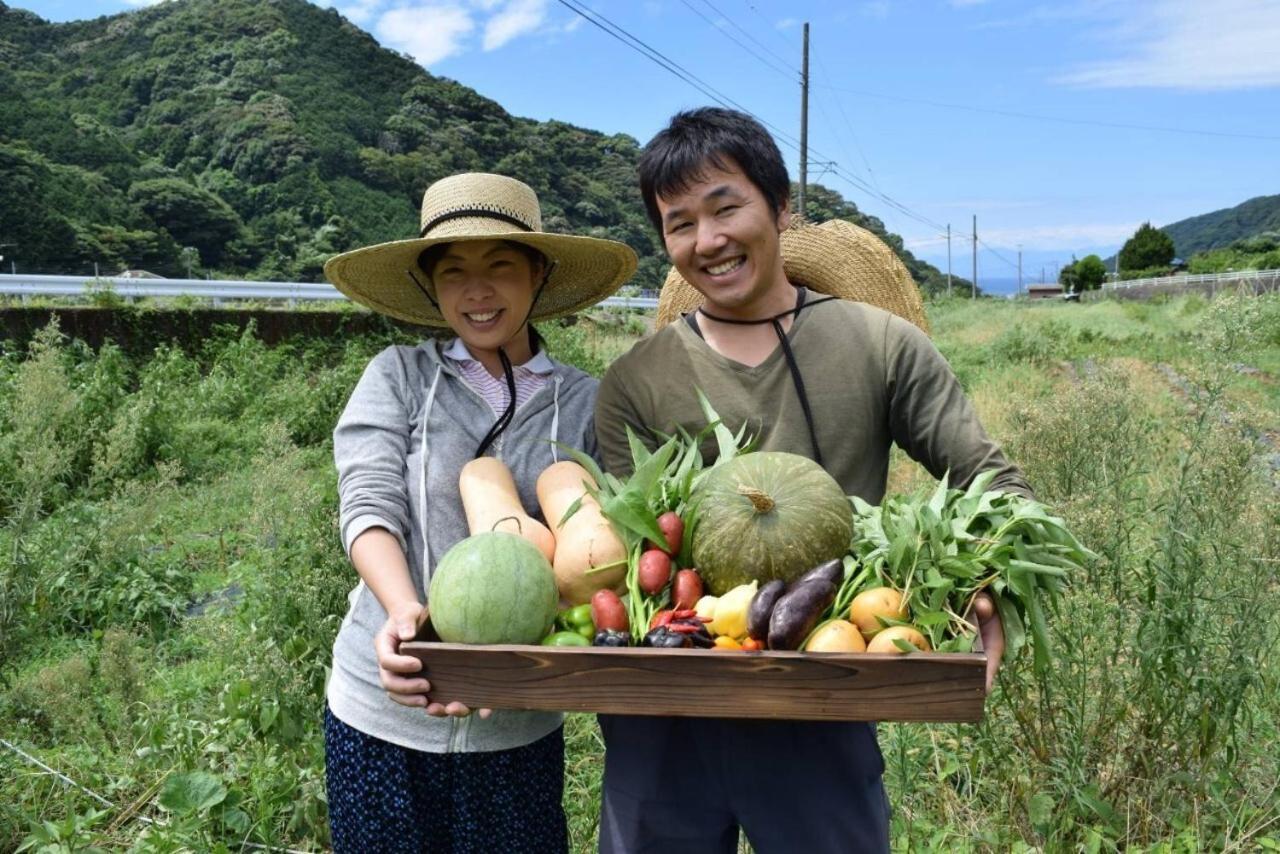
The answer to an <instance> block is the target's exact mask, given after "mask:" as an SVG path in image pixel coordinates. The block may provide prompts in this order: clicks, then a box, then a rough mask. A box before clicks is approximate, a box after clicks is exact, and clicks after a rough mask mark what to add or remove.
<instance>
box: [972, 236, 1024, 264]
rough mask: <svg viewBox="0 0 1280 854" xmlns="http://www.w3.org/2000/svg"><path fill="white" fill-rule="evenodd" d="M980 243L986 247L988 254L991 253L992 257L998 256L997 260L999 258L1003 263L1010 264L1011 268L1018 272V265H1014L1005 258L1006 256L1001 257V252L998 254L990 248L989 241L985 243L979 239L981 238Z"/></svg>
mask: <svg viewBox="0 0 1280 854" xmlns="http://www.w3.org/2000/svg"><path fill="white" fill-rule="evenodd" d="M978 242H979V243H981V244H982V246H983V247H984V248H985V249H986V250H987V251H988V252H990V253H991V254H992V255H994V256H996V257H997V258H999V259H1000V260H1001V261H1003V262H1004V263H1006V264H1008V265H1009V266H1010V267H1012V268H1014V269H1015V270H1016V269H1018V265H1017V264H1015V263H1013V262H1012V261H1010V260H1009V259H1008V258H1006V257H1004V256H1003V255H1001V254H1000V253H999V252H997V251H996V250H995V249H993V248H992V247H991V246H990V244H988V243H987V241H985V240H983V239H982V238H981V237H979V238H978Z"/></svg>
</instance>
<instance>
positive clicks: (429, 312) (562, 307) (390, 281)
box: [324, 172, 636, 326]
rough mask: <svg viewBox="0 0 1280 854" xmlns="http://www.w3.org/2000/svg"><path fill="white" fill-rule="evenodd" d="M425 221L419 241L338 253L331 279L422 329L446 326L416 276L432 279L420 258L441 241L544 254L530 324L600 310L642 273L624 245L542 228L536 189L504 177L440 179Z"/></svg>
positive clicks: (425, 204) (426, 204) (428, 198)
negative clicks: (543, 274) (545, 269)
mask: <svg viewBox="0 0 1280 854" xmlns="http://www.w3.org/2000/svg"><path fill="white" fill-rule="evenodd" d="M419 224H420V225H421V227H422V230H421V231H420V232H419V237H417V238H415V239H411V240H395V241H392V242H390V243H379V244H377V245H376V246H365V247H363V248H361V249H354V250H352V251H350V252H344V253H342V254H341V255H335V256H334V257H333V258H330V259H329V261H328V262H327V263H326V264H325V265H324V274H325V275H326V276H327V277H328V278H329V281H330V282H332V283H333V284H334V286H335V287H336V288H337V289H338V290H340V291H342V292H343V293H344V294H346V295H347V296H348V297H350V298H351V299H353V300H354V301H356V302H358V303H360V304H361V305H366V306H368V307H369V308H371V309H373V310H374V311H377V312H380V313H382V314H386V315H390V316H391V317H394V318H397V319H399V320H404V321H408V322H409V323H416V324H418V325H419V326H447V325H448V324H447V323H446V322H445V319H444V317H443V316H442V315H441V314H440V312H439V310H438V309H437V308H436V306H435V305H434V304H433V303H432V302H431V301H430V300H429V299H427V297H426V295H424V294H423V293H422V291H421V290H420V289H419V287H418V286H417V285H415V284H414V278H413V277H417V278H418V279H420V280H421V279H425V272H424V271H423V270H421V269H420V268H419V267H418V257H419V256H420V255H421V254H422V253H423V251H425V250H426V249H427V248H429V247H431V246H435V245H437V244H440V243H455V242H459V241H468V240H509V241H512V242H515V243H523V244H525V245H526V246H532V247H533V248H535V249H537V250H538V251H540V252H541V253H542V254H543V255H545V256H546V258H547V260H548V261H549V262H551V264H552V267H551V273H550V275H549V276H548V277H547V281H546V285H545V286H544V287H543V289H542V292H541V293H540V294H539V295H538V299H537V301H536V302H535V303H534V305H533V310H532V313H531V314H530V316H529V319H530V320H546V319H548V318H552V317H561V316H563V315H566V314H572V313H574V312H575V311H581V310H582V309H584V308H586V307H587V306H590V305H594V304H595V303H597V302H599V301H600V300H602V299H604V298H605V297H607V296H608V295H609V294H611V293H613V292H614V291H616V290H617V289H618V287H619V286H620V285H621V284H622V283H623V282H625V281H626V280H627V279H629V278H631V275H632V274H633V273H634V272H635V271H636V253H635V252H634V251H633V250H632V249H631V247H629V246H627V245H626V244H625V243H619V242H617V241H615V240H604V239H602V238H598V237H580V236H578V235H572V234H550V233H548V232H545V231H543V230H542V210H541V208H540V207H539V205H538V196H537V194H536V193H534V191H533V188H532V187H530V186H529V185H528V184H525V183H523V182H522V181H517V180H516V179H515V178H508V177H506V176H505V175H490V174H487V173H483V172H467V173H463V174H461V175H452V176H450V177H448V178H442V179H440V180H439V181H436V182H435V183H434V184H432V185H431V186H430V187H428V188H427V191H426V192H425V193H424V194H423V196H422V214H421V220H420V221H419ZM424 284H425V285H426V286H427V287H430V283H429V282H424Z"/></svg>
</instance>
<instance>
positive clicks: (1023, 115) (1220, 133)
mask: <svg viewBox="0 0 1280 854" xmlns="http://www.w3.org/2000/svg"><path fill="white" fill-rule="evenodd" d="M821 88H823V89H833V90H835V91H837V92H848V93H849V94H851V95H863V96H865V97H867V98H881V99H883V100H886V101H901V102H903V103H906V104H924V105H925V106H929V107H943V108H945V109H948V110H967V111H969V112H973V113H987V114H990V115H996V116H1008V117H1011V118H1017V119H1035V120H1037V121H1046V122H1061V123H1063V124H1072V125H1092V126H1094V127H1105V128H1118V129H1121V130H1142V131H1154V132H1157V133H1180V134H1189V135H1193V136H1218V137H1227V138H1229V139H1259V140H1268V141H1275V140H1280V136H1267V135H1264V134H1254V133H1231V132H1228V131H1217V130H1201V129H1199V128H1173V127H1161V126H1159V125H1135V124H1127V123H1124V122H1106V121H1101V120H1099V119H1076V118H1067V117H1063V116H1047V115H1044V114H1042V113H1021V112H1018V111H1016V110H1000V109H995V108H994V107H975V106H970V105H968V104H948V103H946V102H943V101H930V100H928V99H925V98H904V97H901V96H898V95H884V94H881V93H880V92H868V91H866V90H864V89H846V88H844V87H841V86H831V85H827V86H823V87H821Z"/></svg>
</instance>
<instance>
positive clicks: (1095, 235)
mask: <svg viewBox="0 0 1280 854" xmlns="http://www.w3.org/2000/svg"><path fill="white" fill-rule="evenodd" d="M979 225H980V224H979ZM1138 225H1139V223H1066V224H1061V225H1034V227H1029V228H987V229H984V228H980V227H979V228H978V237H979V238H980V239H982V242H984V243H986V245H987V246H993V247H996V248H1000V250H1012V251H1016V250H1018V247H1019V246H1021V247H1023V251H1032V250H1059V248H1061V247H1064V246H1065V247H1073V246H1074V247H1098V246H1112V245H1119V243H1123V242H1124V241H1126V239H1129V238H1130V237H1133V233H1134V230H1137V228H1138ZM966 239H968V234H966V233H965V232H961V230H952V232H951V245H952V247H954V248H955V247H961V246H965V241H966ZM941 243H943V245H945V243H946V239H945V238H943V239H941ZM904 245H905V246H906V247H908V248H910V250H913V251H914V248H915V247H933V248H936V247H937V246H938V245H940V238H938V237H937V236H936V234H929V236H928V237H913V238H908V239H905V241H904Z"/></svg>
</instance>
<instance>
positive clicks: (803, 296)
mask: <svg viewBox="0 0 1280 854" xmlns="http://www.w3.org/2000/svg"><path fill="white" fill-rule="evenodd" d="M808 301H809V291H808V289H807V288H805V287H804V286H803V285H797V286H796V305H795V308H796V309H803V308H804V307H805V306H806V305H807V304H808ZM697 314H698V312H697V309H694V310H693V311H691V312H689V313H688V314H686V315H684V316H683V317H682V318H681V325H682V326H685V327H687V329H688V331H689V333H690V334H692V336H693V340H695V341H696V342H697V344H695V345H694V348H693V349H694V351H695V352H701V353H702V354H703V355H704V356H706V357H707V358H709V359H711V360H712V361H713V362H715V363H716V364H718V365H720V366H722V367H725V368H728V369H729V370H732V371H736V372H737V373H740V374H749V375H751V374H754V375H765V374H768V373H769V372H770V371H772V370H773V369H774V368H776V367H777V364H778V362H780V361H783V360H784V358H785V357H784V355H783V352H782V342H781V341H779V342H778V343H777V345H776V346H774V348H773V350H771V351H770V352H769V355H768V356H765V358H764V361H762V362H760V363H759V364H758V365H748V364H746V363H744V362H739V361H737V360H736V359H730V358H729V357H728V356H726V355H724V354H723V353H720V352H719V351H717V350H716V349H715V348H714V347H712V346H711V345H710V344H708V343H707V339H706V337H705V336H704V335H703V334H702V329H701V327H700V326H699V325H698V320H697ZM808 315H809V312H807V311H803V310H799V311H796V312H795V315H794V317H793V319H792V321H791V328H790V329H788V330H787V332H786V335H787V341H789V342H794V341H795V337H796V332H797V331H798V330H799V329H800V326H801V324H803V323H804V321H805V318H807V317H808Z"/></svg>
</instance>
